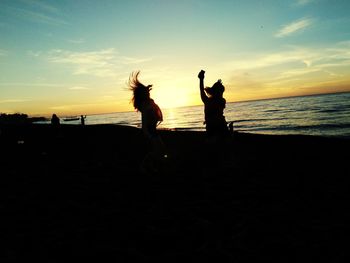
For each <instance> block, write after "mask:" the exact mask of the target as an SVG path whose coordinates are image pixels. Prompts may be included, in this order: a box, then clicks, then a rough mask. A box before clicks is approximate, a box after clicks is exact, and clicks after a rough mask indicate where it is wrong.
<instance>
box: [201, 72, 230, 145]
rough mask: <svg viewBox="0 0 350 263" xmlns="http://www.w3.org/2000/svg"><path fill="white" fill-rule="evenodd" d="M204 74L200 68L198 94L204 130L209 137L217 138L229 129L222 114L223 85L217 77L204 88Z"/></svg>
mask: <svg viewBox="0 0 350 263" xmlns="http://www.w3.org/2000/svg"><path fill="white" fill-rule="evenodd" d="M204 74H205V71H204V70H201V71H200V72H199V74H198V78H199V89H200V95H201V99H202V101H203V103H204V115H205V125H206V131H207V134H208V136H209V138H211V139H214V140H217V139H220V138H224V137H227V136H228V135H229V129H228V127H227V122H226V119H225V116H224V109H225V107H226V100H225V99H224V98H223V93H224V91H225V87H224V85H223V84H222V81H221V79H219V80H218V81H217V82H215V83H214V85H213V86H212V87H206V88H204ZM232 129H233V126H232Z"/></svg>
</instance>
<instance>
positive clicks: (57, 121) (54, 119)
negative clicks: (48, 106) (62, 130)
mask: <svg viewBox="0 0 350 263" xmlns="http://www.w3.org/2000/svg"><path fill="white" fill-rule="evenodd" d="M51 124H52V126H55V127H57V126H59V125H60V118H58V116H57V115H56V114H52V117H51Z"/></svg>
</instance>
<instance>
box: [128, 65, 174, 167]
mask: <svg viewBox="0 0 350 263" xmlns="http://www.w3.org/2000/svg"><path fill="white" fill-rule="evenodd" d="M139 74H140V72H139V71H136V72H133V73H131V75H130V77H129V87H130V90H131V91H132V92H133V97H132V102H133V105H134V108H135V109H136V110H137V111H140V112H141V120H142V131H143V133H144V135H145V136H146V138H147V139H148V140H149V142H150V144H151V150H150V152H149V153H148V154H147V155H146V157H145V158H144V160H143V161H142V164H141V169H142V170H148V169H150V170H151V171H153V172H155V171H157V163H158V164H159V162H160V161H162V160H163V158H166V157H167V155H166V154H165V147H164V143H163V141H162V139H161V137H160V136H159V133H158V131H157V126H158V125H159V124H160V123H161V122H162V121H163V114H162V111H161V110H160V108H159V106H158V105H157V104H156V103H155V102H154V100H153V99H151V97H150V91H151V89H152V85H147V86H145V85H143V84H142V83H141V82H140V81H139V80H138V76H139Z"/></svg>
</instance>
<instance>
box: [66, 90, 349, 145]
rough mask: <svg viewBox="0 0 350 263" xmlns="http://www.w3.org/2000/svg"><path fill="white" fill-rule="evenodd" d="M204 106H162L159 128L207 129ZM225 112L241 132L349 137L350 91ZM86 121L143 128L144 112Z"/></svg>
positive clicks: (230, 106) (236, 106) (234, 105)
mask: <svg viewBox="0 0 350 263" xmlns="http://www.w3.org/2000/svg"><path fill="white" fill-rule="evenodd" d="M203 109H204V107H203V105H199V106H190V107H180V108H172V109H162V111H163V115H164V121H163V123H162V124H161V125H160V126H158V127H159V128H160V129H171V130H194V131H205V125H204V124H203V121H204V112H203ZM224 115H225V117H226V121H227V122H230V121H233V127H234V130H235V131H238V132H245V133H259V134H276V135H286V134H295V135H320V136H326V137H346V138H350V93H336V94H323V95H312V96H303V97H289V98H278V99H266V100H257V101H246V102H231V103H227V104H226V109H225V112H224ZM61 120H62V119H61ZM61 123H62V124H65V123H69V124H80V121H70V122H65V121H61ZM85 124H86V125H89V124H119V125H128V126H134V127H140V126H141V114H140V113H139V112H134V111H132V112H118V113H109V114H99V115H88V116H87V118H86V120H85Z"/></svg>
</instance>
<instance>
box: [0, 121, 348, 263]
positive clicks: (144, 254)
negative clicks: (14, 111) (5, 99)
mask: <svg viewBox="0 0 350 263" xmlns="http://www.w3.org/2000/svg"><path fill="white" fill-rule="evenodd" d="M0 128H1V134H0V165H1V168H0V169H1V171H0V180H1V181H0V182H1V183H0V185H1V189H0V191H1V199H0V209H1V226H0V230H1V232H0V233H1V239H2V240H3V241H4V244H3V245H2V247H1V250H2V251H3V252H2V253H1V258H2V259H1V260H0V261H1V262H28V261H32V260H33V261H35V262H70V261H76V262H83V261H85V260H89V259H90V260H93V261H95V262H182V261H184V260H189V261H190V262H262V261H267V262H346V258H347V256H349V254H350V252H349V251H350V250H349V236H350V202H349V200H350V192H349V183H350V179H349V175H350V171H349V170H350V169H349V160H350V159H349V149H350V147H349V146H350V140H345V139H344V140H340V139H329V138H320V137H306V136H267V135H265V136H263V135H251V134H235V135H234V136H233V137H232V140H231V141H228V142H226V144H225V147H224V150H222V151H220V152H218V153H215V154H210V152H208V150H207V144H206V142H205V133H202V132H188V131H186V132H180V131H176V132H174V131H161V135H162V137H163V140H164V142H165V144H166V145H167V147H168V151H169V158H168V160H167V161H165V162H164V163H163V164H162V166H161V167H160V171H159V172H158V173H154V174H144V173H139V169H138V168H139V163H140V162H141V160H142V158H143V156H144V154H145V153H146V149H147V145H146V143H145V142H144V138H143V136H142V134H141V132H140V130H138V129H135V128H130V127H120V126H113V125H91V126H85V127H82V126H70V125H63V126H62V127H60V129H59V130H58V131H57V130H54V129H52V127H50V126H49V125H22V126H6V127H0Z"/></svg>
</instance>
